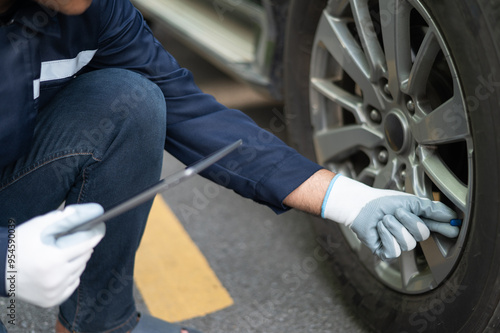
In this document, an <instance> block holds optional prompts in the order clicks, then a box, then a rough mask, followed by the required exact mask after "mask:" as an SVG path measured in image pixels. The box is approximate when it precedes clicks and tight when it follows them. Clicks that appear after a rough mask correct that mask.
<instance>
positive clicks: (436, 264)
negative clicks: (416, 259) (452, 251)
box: [420, 235, 455, 285]
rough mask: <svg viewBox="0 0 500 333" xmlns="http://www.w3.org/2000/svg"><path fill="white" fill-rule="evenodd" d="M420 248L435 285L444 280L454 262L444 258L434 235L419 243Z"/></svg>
mask: <svg viewBox="0 0 500 333" xmlns="http://www.w3.org/2000/svg"><path fill="white" fill-rule="evenodd" d="M420 247H421V248H422V251H423V253H424V256H425V259H426V261H427V264H428V265H429V268H430V269H431V272H432V276H433V277H434V280H435V282H436V285H437V284H439V283H440V282H441V281H443V280H444V279H445V278H446V276H447V275H448V274H449V272H450V270H451V269H452V268H453V264H454V262H455V261H454V260H452V259H451V258H447V257H445V254H444V250H443V249H442V248H441V246H440V245H439V242H438V241H437V239H436V236H435V235H431V237H429V238H428V239H427V240H425V241H423V242H420Z"/></svg>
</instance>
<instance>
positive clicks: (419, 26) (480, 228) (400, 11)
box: [285, 0, 500, 332]
mask: <svg viewBox="0 0 500 333" xmlns="http://www.w3.org/2000/svg"><path fill="white" fill-rule="evenodd" d="M499 18H500V3H498V2H496V1H492V0H490V1H482V0H474V1H469V0H443V1H432V0H380V1H375V0H373V1H372V0H351V1H347V0H335V1H333V0H331V1H311V2H306V1H299V0H296V1H292V2H291V5H290V13H289V21H288V27H287V36H286V46H285V93H286V113H287V119H288V120H289V122H290V123H289V126H288V129H289V137H290V142H291V144H292V145H294V146H295V147H296V148H297V149H298V150H299V151H301V152H302V153H303V154H305V155H306V156H308V157H310V158H311V159H316V160H317V161H318V162H319V163H320V164H322V165H323V166H325V167H326V168H329V169H331V170H334V171H336V172H339V173H342V174H344V175H346V176H349V177H351V178H354V179H357V180H359V181H362V182H364V183H366V184H369V185H371V186H374V187H379V188H389V189H394V190H400V191H406V192H410V193H414V194H416V195H418V196H421V197H427V198H432V199H434V200H440V201H442V202H444V203H446V204H447V205H449V206H450V207H452V208H453V209H455V211H456V212H457V214H458V215H459V216H460V218H461V219H463V224H462V227H461V231H460V234H459V236H458V237H457V238H456V239H448V238H446V237H442V236H440V235H437V234H433V235H432V236H431V237H430V238H429V239H428V240H427V241H425V242H421V243H419V245H418V246H417V248H416V249H415V250H413V251H410V252H404V253H403V254H402V256H401V257H400V258H399V259H398V260H396V261H393V262H390V263H387V262H383V261H380V260H379V259H377V258H376V257H374V256H373V255H372V254H371V253H370V251H369V250H368V249H367V248H366V247H365V246H363V245H362V244H361V243H360V242H359V240H358V239H357V237H356V236H355V235H354V234H353V233H352V232H351V230H350V229H348V228H342V227H340V226H338V225H337V224H335V223H331V222H327V221H323V220H319V219H317V220H315V221H314V224H315V227H316V229H317V231H318V233H319V236H320V237H319V239H320V240H321V242H322V244H323V245H324V246H325V248H326V249H327V250H328V251H329V252H331V254H332V255H331V257H332V261H333V263H334V271H335V273H336V275H337V276H338V277H339V281H340V282H341V283H342V284H343V287H344V294H345V295H346V296H347V297H349V298H350V299H351V301H352V303H353V305H355V307H356V309H357V311H358V312H359V314H360V317H361V318H363V319H365V320H366V322H367V323H368V324H369V325H370V326H371V327H372V328H373V329H375V330H377V331H381V332H382V331H383V332H424V331H434V330H438V329H439V331H440V332H459V331H460V332H480V331H481V332H482V331H484V330H487V329H491V330H494V329H495V328H497V329H498V325H499V324H500V308H499V307H498V300H499V298H500V288H498V287H497V286H498V284H499V283H500V277H499V268H500V252H499V251H498V249H497V247H498V246H500V230H499V228H498V225H499V222H500V209H499V207H500V204H499V201H500V193H499V192H500V191H499V190H500V186H499V185H500V184H499V170H500V164H499V160H498V159H499V156H500V154H499V153H500V139H498V135H497V134H496V132H497V129H498V128H500V112H499V111H498V108H499V104H500V100H499V96H500V95H499V87H500V79H499V72H500V66H499V65H500V56H499V50H500V48H499V47H500V25H499V23H498V19H499Z"/></svg>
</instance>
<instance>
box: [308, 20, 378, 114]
mask: <svg viewBox="0 0 500 333" xmlns="http://www.w3.org/2000/svg"><path fill="white" fill-rule="evenodd" d="M316 38H317V39H316V43H320V44H322V45H323V46H324V47H325V48H326V49H327V50H328V52H329V53H330V54H331V55H332V56H333V58H334V59H335V60H336V61H337V63H338V64H339V65H340V66H341V67H342V69H343V70H344V71H345V72H346V73H347V74H348V75H349V76H350V77H351V78H352V79H353V80H354V82H356V83H357V84H358V86H359V87H360V88H361V91H362V92H363V99H364V100H365V102H366V103H369V104H372V105H374V106H377V107H378V106H379V105H380V103H379V101H378V98H377V96H376V94H375V90H374V88H373V86H372V83H371V82H370V66H369V64H368V61H367V60H366V56H365V54H364V52H363V50H362V49H361V47H360V46H359V45H358V43H357V42H356V39H355V38H354V37H353V35H352V33H351V32H350V31H349V28H348V27H347V23H346V21H345V20H339V19H336V18H334V17H332V16H329V15H328V14H327V13H326V11H325V12H323V15H322V17H321V19H320V22H319V25H318V30H317V31H316Z"/></svg>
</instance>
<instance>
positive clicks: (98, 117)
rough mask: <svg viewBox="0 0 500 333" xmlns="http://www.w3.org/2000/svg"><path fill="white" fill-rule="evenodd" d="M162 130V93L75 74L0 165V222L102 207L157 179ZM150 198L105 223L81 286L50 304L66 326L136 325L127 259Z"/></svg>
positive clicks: (119, 74) (112, 72)
mask: <svg viewBox="0 0 500 333" xmlns="http://www.w3.org/2000/svg"><path fill="white" fill-rule="evenodd" d="M42 94H43V92H42ZM165 133H166V109H165V101H164V97H163V94H162V92H161V90H160V89H159V88H158V87H157V86H156V85H155V84H153V83H152V82H150V81H148V80H147V79H145V78H143V77H142V76H140V75H139V74H136V73H133V72H130V71H126V70H121V69H106V70H99V71H94V72H90V73H87V74H84V75H81V76H79V77H78V78H76V79H74V80H73V81H72V82H71V83H70V84H68V85H67V86H66V87H64V88H63V89H62V90H60V91H58V92H57V93H56V94H55V97H54V98H53V99H52V100H51V102H50V103H49V104H48V105H47V106H45V107H44V108H43V109H41V110H40V112H39V115H38V119H37V125H36V129H35V134H34V142H33V146H32V149H31V151H30V152H29V153H28V154H27V155H25V156H24V157H23V158H21V159H19V160H18V161H16V162H15V163H13V164H12V165H9V166H8V167H5V168H3V169H0V203H1V209H0V221H1V222H0V223H2V225H5V226H6V224H7V220H8V218H12V217H13V218H15V219H16V220H17V222H18V223H22V222H24V221H27V220H29V219H31V218H33V217H35V216H37V215H40V214H44V213H46V212H48V211H51V210H54V209H57V208H58V207H59V206H60V204H61V203H62V202H64V201H65V202H66V205H69V204H74V203H84V202H97V203H100V204H101V205H102V206H103V207H104V209H107V208H109V207H111V206H113V205H114V204H116V203H118V202H120V201H123V200H124V199H126V198H128V197H130V196H132V195H133V194H135V193H138V192H140V191H141V190H142V189H144V188H146V187H148V186H150V185H151V184H153V183H155V182H156V181H158V179H159V177H160V172H161V163H162V159H163V148H164V145H165ZM150 208H151V202H149V203H147V204H144V205H141V206H139V207H138V208H136V209H133V210H131V211H129V212H127V213H125V214H123V215H121V216H119V217H117V218H115V219H114V220H110V221H108V222H107V231H106V236H105V237H104V239H103V240H102V241H101V243H99V245H98V246H97V247H96V248H95V251H94V253H93V255H92V258H91V259H90V260H89V262H88V264H87V267H86V270H85V272H84V273H83V275H82V276H81V283H80V286H79V287H78V289H77V290H76V291H75V292H74V293H73V295H72V296H71V297H70V298H69V299H68V300H67V301H66V302H64V303H63V304H62V305H61V306H60V309H59V320H60V321H61V323H62V324H63V326H65V327H66V328H67V329H68V330H70V331H72V332H73V331H77V332H103V331H106V332H127V331H130V330H131V329H132V328H133V327H134V326H135V325H136V322H137V310H136V307H135V303H134V299H133V296H132V290H133V270H134V259H135V253H136V250H137V247H138V246H139V242H140V240H141V237H142V234H143V231H144V227H145V225H146V220H147V216H148V214H149V210H150Z"/></svg>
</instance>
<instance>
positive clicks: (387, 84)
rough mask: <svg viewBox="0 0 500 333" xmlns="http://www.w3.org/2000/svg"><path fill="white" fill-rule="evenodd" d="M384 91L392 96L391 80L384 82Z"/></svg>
mask: <svg viewBox="0 0 500 333" xmlns="http://www.w3.org/2000/svg"><path fill="white" fill-rule="evenodd" d="M384 93H385V94H386V95H387V96H389V97H392V95H391V90H390V89H389V82H387V83H386V84H384Z"/></svg>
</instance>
